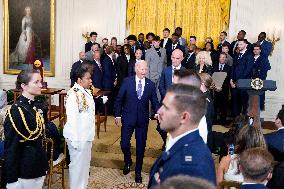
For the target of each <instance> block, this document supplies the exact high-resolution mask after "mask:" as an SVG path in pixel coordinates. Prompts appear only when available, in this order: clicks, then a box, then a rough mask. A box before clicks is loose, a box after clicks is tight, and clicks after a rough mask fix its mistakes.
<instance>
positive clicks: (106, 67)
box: [102, 46, 117, 91]
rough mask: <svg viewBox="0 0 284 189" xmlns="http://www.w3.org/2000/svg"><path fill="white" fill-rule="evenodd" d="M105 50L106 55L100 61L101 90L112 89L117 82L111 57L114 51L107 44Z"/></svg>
mask: <svg viewBox="0 0 284 189" xmlns="http://www.w3.org/2000/svg"><path fill="white" fill-rule="evenodd" d="M106 51H107V52H106V53H107V56H105V57H104V59H103V61H102V70H103V90H105V91H112V90H113V87H114V86H115V85H116V84H117V73H116V70H115V65H114V61H113V59H112V57H113V53H114V50H113V47H112V46H107V48H106Z"/></svg>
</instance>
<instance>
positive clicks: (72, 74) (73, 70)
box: [70, 51, 86, 87]
mask: <svg viewBox="0 0 284 189" xmlns="http://www.w3.org/2000/svg"><path fill="white" fill-rule="evenodd" d="M85 59H86V54H85V52H83V51H81V52H80V53H79V60H78V61H77V62H75V63H74V64H73V65H72V68H71V72H70V80H71V87H73V85H74V83H75V82H76V79H75V73H76V70H77V69H78V68H79V67H80V66H81V64H82V63H83V62H84V61H85Z"/></svg>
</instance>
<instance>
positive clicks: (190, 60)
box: [181, 45, 196, 69]
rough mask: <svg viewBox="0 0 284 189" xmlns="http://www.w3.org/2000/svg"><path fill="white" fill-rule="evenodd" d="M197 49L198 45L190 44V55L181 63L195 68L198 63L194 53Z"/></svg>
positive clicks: (187, 67) (186, 66)
mask: <svg viewBox="0 0 284 189" xmlns="http://www.w3.org/2000/svg"><path fill="white" fill-rule="evenodd" d="M195 49H196V45H189V47H188V55H187V56H186V57H185V58H184V59H183V60H182V63H181V65H182V66H183V67H185V68H186V69H195V66H196V63H195V60H196V55H195V53H194V51H195Z"/></svg>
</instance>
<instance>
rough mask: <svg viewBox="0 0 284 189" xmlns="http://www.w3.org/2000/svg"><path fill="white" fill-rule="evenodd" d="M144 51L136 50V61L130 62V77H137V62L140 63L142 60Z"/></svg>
mask: <svg viewBox="0 0 284 189" xmlns="http://www.w3.org/2000/svg"><path fill="white" fill-rule="evenodd" d="M142 54H143V53H142V50H141V49H140V48H138V49H136V52H135V58H136V59H135V60H131V59H130V61H129V65H128V76H133V75H136V73H135V64H136V62H138V61H140V60H141V58H142Z"/></svg>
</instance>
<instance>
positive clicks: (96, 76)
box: [92, 50, 103, 89]
mask: <svg viewBox="0 0 284 189" xmlns="http://www.w3.org/2000/svg"><path fill="white" fill-rule="evenodd" d="M100 57H101V54H100V51H99V50H97V51H95V53H94V56H93V58H94V60H93V62H92V63H93V67H94V71H93V75H92V83H93V86H94V87H95V88H98V89H103V83H102V81H103V69H102V63H101V60H100Z"/></svg>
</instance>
